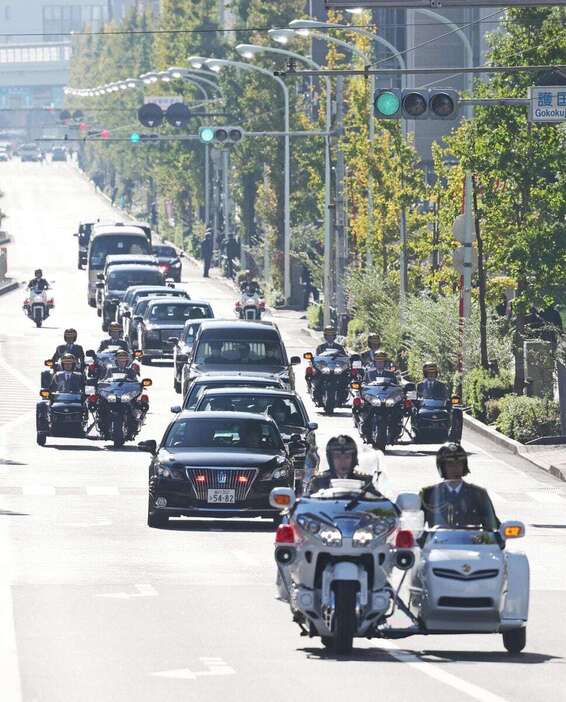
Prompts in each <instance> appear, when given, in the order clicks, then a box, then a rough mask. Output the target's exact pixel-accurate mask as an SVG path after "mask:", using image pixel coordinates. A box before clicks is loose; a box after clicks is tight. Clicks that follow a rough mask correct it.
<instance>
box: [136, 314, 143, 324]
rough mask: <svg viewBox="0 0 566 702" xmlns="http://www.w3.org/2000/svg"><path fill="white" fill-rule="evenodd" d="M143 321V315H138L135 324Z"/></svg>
mask: <svg viewBox="0 0 566 702" xmlns="http://www.w3.org/2000/svg"><path fill="white" fill-rule="evenodd" d="M142 319H143V317H142V316H141V315H139V314H136V316H135V317H134V322H141V321H142Z"/></svg>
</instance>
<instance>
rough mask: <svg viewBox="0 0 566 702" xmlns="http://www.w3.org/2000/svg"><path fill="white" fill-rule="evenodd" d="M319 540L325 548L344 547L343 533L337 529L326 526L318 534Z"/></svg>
mask: <svg viewBox="0 0 566 702" xmlns="http://www.w3.org/2000/svg"><path fill="white" fill-rule="evenodd" d="M318 538H319V539H320V540H321V541H322V543H323V544H324V545H325V546H342V532H341V531H340V529H337V528H336V527H331V526H326V524H325V525H324V526H322V528H321V529H320V531H319V532H318Z"/></svg>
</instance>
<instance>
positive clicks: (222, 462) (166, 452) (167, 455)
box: [157, 448, 283, 468]
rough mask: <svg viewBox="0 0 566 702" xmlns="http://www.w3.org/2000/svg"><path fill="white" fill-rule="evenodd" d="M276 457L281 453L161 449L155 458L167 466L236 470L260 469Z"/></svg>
mask: <svg viewBox="0 0 566 702" xmlns="http://www.w3.org/2000/svg"><path fill="white" fill-rule="evenodd" d="M277 456H283V453H279V452H278V451H274V452H273V453H266V452H264V451H256V452H252V451H246V452H245V453H244V452H241V451H236V450H233V451H230V450H228V451H226V450H224V451H222V450H220V449H217V448H215V449H202V448H195V449H187V448H179V449H174V448H171V449H161V450H160V451H159V453H158V454H157V458H158V460H159V462H160V463H162V464H164V465H167V463H168V462H171V463H182V464H183V465H186V466H201V467H202V468H206V467H216V466H218V467H219V468H229V467H231V466H234V467H237V468H244V467H247V466H250V467H253V468H256V467H259V468H261V467H262V466H266V465H267V464H269V463H272V462H273V461H274V460H275V459H276V458H277Z"/></svg>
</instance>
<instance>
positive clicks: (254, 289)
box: [234, 282, 265, 321]
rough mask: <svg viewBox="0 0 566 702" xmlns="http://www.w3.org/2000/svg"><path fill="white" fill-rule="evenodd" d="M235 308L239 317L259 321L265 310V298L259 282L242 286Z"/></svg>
mask: <svg viewBox="0 0 566 702" xmlns="http://www.w3.org/2000/svg"><path fill="white" fill-rule="evenodd" d="M234 310H235V312H236V315H237V316H238V318H239V319H246V320H251V321H259V320H260V319H261V316H262V314H263V313H264V312H265V300H264V299H263V298H262V296H261V291H260V289H259V286H258V285H257V283H255V282H252V283H246V284H242V286H241V294H240V299H239V300H236V303H235V305H234Z"/></svg>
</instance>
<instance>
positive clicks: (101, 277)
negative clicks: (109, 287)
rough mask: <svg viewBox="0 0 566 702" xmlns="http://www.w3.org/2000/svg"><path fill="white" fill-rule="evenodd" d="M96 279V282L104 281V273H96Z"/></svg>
mask: <svg viewBox="0 0 566 702" xmlns="http://www.w3.org/2000/svg"><path fill="white" fill-rule="evenodd" d="M96 279H97V280H104V273H97V274H96Z"/></svg>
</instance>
